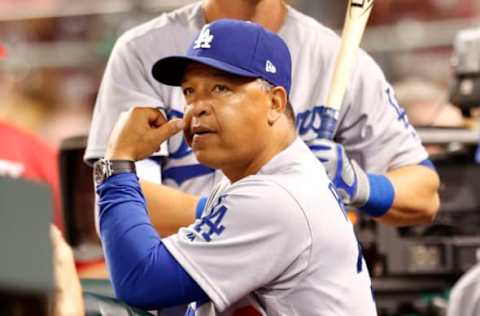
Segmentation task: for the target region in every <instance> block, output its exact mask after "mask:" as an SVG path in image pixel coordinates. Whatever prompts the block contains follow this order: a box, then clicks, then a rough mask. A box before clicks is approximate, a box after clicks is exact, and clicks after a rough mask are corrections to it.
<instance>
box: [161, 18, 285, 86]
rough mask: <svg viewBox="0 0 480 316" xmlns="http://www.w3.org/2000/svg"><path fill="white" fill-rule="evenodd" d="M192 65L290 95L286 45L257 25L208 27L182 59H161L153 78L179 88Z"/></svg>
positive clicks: (239, 23) (229, 22)
mask: <svg viewBox="0 0 480 316" xmlns="http://www.w3.org/2000/svg"><path fill="white" fill-rule="evenodd" d="M193 62H196V63H200V64H204V65H207V66H210V67H213V68H216V69H220V70H222V71H225V72H228V73H230V74H234V75H237V76H243V77H250V78H262V79H264V80H266V81H268V82H270V83H271V84H272V85H274V86H282V87H284V88H285V90H287V93H290V84H291V71H292V61H291V57H290V52H289V50H288V48H287V45H286V44H285V42H284V41H283V40H282V39H281V38H280V37H279V36H278V35H277V34H275V33H272V32H270V31H268V30H267V29H265V28H263V27H262V26H260V25H259V24H256V23H252V22H245V21H239V20H231V19H222V20H218V21H215V22H213V23H211V24H208V25H206V26H204V27H203V28H202V30H201V32H200V34H199V35H198V36H197V37H196V39H195V40H194V41H193V42H192V44H191V45H190V48H189V49H188V51H187V52H186V53H185V54H184V55H177V56H170V57H165V58H163V59H160V60H159V61H157V62H156V63H155V65H154V66H153V69H152V74H153V77H154V78H155V79H157V80H158V81H159V82H161V83H164V84H167V85H171V86H180V85H181V83H182V80H183V76H184V74H185V71H186V69H187V67H188V66H189V65H190V64H191V63H193Z"/></svg>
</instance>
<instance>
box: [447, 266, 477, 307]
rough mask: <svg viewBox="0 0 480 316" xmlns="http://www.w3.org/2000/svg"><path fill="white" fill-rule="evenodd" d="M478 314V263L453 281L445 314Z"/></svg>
mask: <svg viewBox="0 0 480 316" xmlns="http://www.w3.org/2000/svg"><path fill="white" fill-rule="evenodd" d="M478 315H480V263H477V264H476V265H475V266H473V267H472V268H471V269H470V270H468V271H467V272H465V274H464V275H463V276H462V277H461V278H460V279H459V280H458V281H457V283H455V285H454V287H453V288H452V291H451V293H450V298H449V300H448V311H447V316H478Z"/></svg>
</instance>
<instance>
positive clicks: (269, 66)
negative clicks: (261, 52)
mask: <svg viewBox="0 0 480 316" xmlns="http://www.w3.org/2000/svg"><path fill="white" fill-rule="evenodd" d="M265 71H266V72H269V73H272V74H276V73H277V67H275V65H274V64H272V62H271V61H270V60H267V62H266V64H265Z"/></svg>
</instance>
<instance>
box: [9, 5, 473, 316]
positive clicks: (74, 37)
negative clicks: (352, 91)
mask: <svg viewBox="0 0 480 316" xmlns="http://www.w3.org/2000/svg"><path fill="white" fill-rule="evenodd" d="M191 2H193V1H190V0H100V1H99V0H82V1H67V0H0V121H4V122H8V123H9V124H11V125H13V126H17V127H19V128H21V129H23V130H27V131H29V133H32V134H34V135H36V136H38V137H39V138H40V140H41V141H42V142H43V143H46V145H47V146H48V147H50V148H51V149H52V150H53V151H55V152H56V153H57V154H58V161H59V166H60V175H59V178H60V187H61V189H59V191H60V195H61V196H62V202H63V206H62V210H61V211H60V212H61V213H62V214H63V216H64V222H65V227H66V228H65V231H64V233H65V234H66V237H67V240H68V242H69V243H70V244H71V245H72V246H73V247H74V249H75V256H76V261H77V267H78V268H79V271H80V272H82V267H84V264H85V262H87V263H91V262H94V261H95V260H97V259H98V260H101V251H100V250H99V248H98V240H97V239H96V235H95V232H94V228H93V216H91V215H88V214H85V212H79V211H78V210H83V209H91V210H92V214H93V200H92V199H91V190H92V186H91V185H92V183H91V179H90V170H89V167H87V166H85V165H84V164H83V162H82V154H83V148H84V146H85V143H84V141H85V138H84V137H85V135H87V133H88V130H89V124H90V119H91V115H92V110H93V106H94V101H95V97H96V94H97V90H98V87H99V83H100V81H101V78H102V74H103V70H104V67H105V65H106V62H107V59H108V56H109V54H110V51H111V49H112V47H113V44H114V42H115V40H116V39H117V38H118V37H119V35H120V34H122V33H123V32H124V31H125V30H127V29H129V28H131V27H132V26H134V25H137V24H140V23H142V22H145V21H147V20H150V19H151V18H153V17H155V16H158V15H159V14H161V13H162V12H165V11H170V10H172V9H175V8H177V7H180V6H182V5H185V4H188V3H191ZM287 2H288V3H289V4H290V5H292V6H293V7H295V8H297V9H298V10H300V11H302V12H304V13H307V14H308V15H311V16H313V17H315V18H316V19H317V20H319V21H320V22H321V23H323V24H325V25H326V26H329V27H331V28H333V29H335V30H337V32H339V31H340V30H341V27H342V24H343V20H344V12H345V6H346V3H347V1H346V0H289V1H287ZM361 46H362V48H364V49H365V50H366V51H367V52H369V53H370V54H371V55H372V56H373V58H374V59H375V60H376V61H377V63H378V64H379V65H380V67H381V68H382V69H383V71H384V73H385V75H386V77H387V79H388V81H389V82H391V83H392V84H393V85H394V87H395V89H396V92H397V97H398V99H399V101H400V104H401V105H402V106H403V107H405V109H406V111H407V114H408V116H409V119H410V122H411V123H412V124H413V125H415V126H417V127H418V132H419V135H420V137H421V138H422V140H423V141H424V143H425V144H426V146H427V147H428V149H429V151H430V153H431V154H432V158H433V159H434V161H435V162H436V164H437V167H438V169H439V173H440V175H441V177H442V181H443V184H442V185H443V187H442V192H441V198H442V203H443V204H442V211H441V213H440V215H439V217H438V218H437V220H436V221H435V223H434V224H431V225H425V226H420V227H415V228H410V229H399V230H395V229H389V228H386V227H379V226H377V225H376V224H375V223H374V222H373V221H371V220H368V219H365V218H361V217H356V216H353V219H354V220H355V221H356V229H357V232H358V235H359V238H360V240H361V241H362V243H363V245H364V249H365V253H366V257H367V259H368V260H369V267H370V270H371V274H372V275H373V277H374V290H375V291H376V297H377V303H378V305H379V314H380V315H384V316H387V315H444V312H445V306H446V304H447V303H448V293H449V290H450V289H451V287H452V285H453V284H454V283H455V282H456V281H457V280H458V278H459V277H460V276H461V275H462V274H463V273H464V272H465V271H467V270H468V269H469V268H471V267H472V266H473V265H474V264H475V263H476V262H477V257H478V256H477V252H478V251H477V250H478V249H480V228H479V227H480V226H479V224H480V216H479V215H480V186H479V185H478V181H477V179H478V177H480V168H479V167H478V163H477V161H478V160H479V159H478V158H480V157H477V158H476V157H475V155H476V153H477V152H476V148H477V144H478V139H479V136H480V133H479V131H478V117H479V111H478V108H479V107H480V79H479V78H480V0H423V1H418V0H376V3H375V6H374V9H373V12H372V16H371V18H370V21H369V26H368V27H367V30H366V34H365V36H364V39H363V41H362V44H361ZM0 144H1V146H2V147H9V146H10V147H15V146H16V144H15V143H12V142H9V139H8V138H7V137H6V136H4V135H1V134H0ZM68 170H70V171H68ZM68 172H69V173H68ZM67 173H68V174H67ZM0 174H1V168H0ZM81 174H84V175H88V176H87V177H80V176H78V175H81ZM459 175H460V176H459ZM73 188H75V189H73ZM1 212H2V210H1V209H0V215H1ZM0 219H1V217H0ZM0 223H1V221H0ZM92 245H94V246H92ZM95 245H96V246H95ZM0 250H1V249H0ZM91 271H92V270H91V269H90V270H88V269H85V270H83V274H82V273H81V277H82V278H84V279H85V280H88V279H90V280H91V279H93V278H95V273H93V274H92V273H91ZM92 282H93V281H92ZM0 283H1V278H0ZM97 285H98V284H97V283H88V284H86V283H85V282H84V286H85V287H86V288H88V289H90V290H92V291H94V292H95V291H100V292H102V291H103V292H102V293H103V294H109V293H111V290H108V289H105V288H104V287H101V286H100V287H98V288H96V286H97ZM99 288H100V290H98V289H99ZM0 292H1V291H0ZM0 294H1V293H0ZM0 297H1V295H0ZM0 303H1V299H0ZM0 305H1V304H0ZM0 311H1V309H0ZM0 314H1V313H0Z"/></svg>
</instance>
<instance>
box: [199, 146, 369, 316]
mask: <svg viewBox="0 0 480 316" xmlns="http://www.w3.org/2000/svg"><path fill="white" fill-rule="evenodd" d="M297 147H300V151H297V152H293V153H292V154H291V155H290V156H289V157H284V159H285V162H284V165H285V168H284V170H283V171H282V170H280V171H279V168H278V165H275V167H274V168H275V171H274V172H275V173H276V174H273V173H272V174H270V173H269V172H270V170H274V169H270V170H266V171H265V170H264V169H263V168H262V170H261V171H260V172H259V175H257V177H260V178H263V179H265V180H266V181H273V182H275V183H278V184H280V185H281V186H282V187H283V188H284V189H285V191H286V192H289V194H290V195H291V196H292V197H294V199H295V200H296V201H297V203H298V205H299V206H300V208H299V210H298V211H299V212H300V209H301V212H303V214H302V216H304V217H305V220H306V221H307V222H308V227H310V230H309V231H308V232H307V231H303V230H302V231H296V230H295V228H294V227H291V229H290V230H286V231H285V233H286V234H294V235H302V234H305V235H306V236H308V239H310V240H311V246H310V247H309V249H307V250H305V251H304V252H302V253H301V254H299V256H298V257H297V258H296V259H295V260H294V262H292V263H291V264H289V266H288V268H287V269H286V270H285V271H283V272H282V274H281V275H279V276H277V277H276V278H275V279H274V280H272V281H271V282H270V283H268V284H265V285H263V286H261V287H260V288H258V289H257V290H255V291H254V292H253V293H250V294H249V295H248V296H246V297H245V298H244V299H242V300H241V301H240V302H238V303H237V304H234V306H232V307H230V308H228V309H227V310H226V311H224V312H221V313H220V312H218V311H217V310H215V307H214V306H213V304H212V303H206V304H203V305H200V306H197V305H195V304H194V305H193V306H192V307H191V309H190V311H191V315H197V316H200V315H209V316H211V315H222V316H223V315H225V316H230V315H236V316H242V315H249V316H253V315H269V316H280V315H282V316H290V315H302V316H303V315H323V316H330V315H331V316H333V315H349V316H351V315H358V316H369V315H375V307H374V301H373V297H372V293H371V291H370V277H369V275H368V271H367V269H366V265H365V262H364V261H363V257H362V255H361V250H360V249H359V247H358V243H357V240H356V238H355V235H354V233H353V228H352V225H351V223H350V222H349V221H348V218H347V216H346V213H345V211H344V210H343V208H341V207H340V205H339V203H338V200H337V199H338V197H337V196H336V194H335V192H334V190H333V186H332V185H331V183H330V181H329V180H328V178H327V176H326V174H325V173H324V171H323V169H322V167H321V165H319V164H320V163H319V162H318V161H317V160H316V159H315V158H314V157H313V156H308V157H306V158H305V155H310V152H309V150H308V148H307V147H306V146H305V145H303V144H301V146H297ZM295 157H298V159H297V161H294V158H295ZM274 159H277V161H276V163H278V157H276V158H274ZM298 160H299V161H298ZM292 162H293V163H292ZM277 173H278V174H277ZM228 187H229V185H228V184H227V183H225V182H224V183H222V184H221V185H220V186H217V187H216V190H215V191H214V192H213V194H212V196H211V197H210V199H209V201H208V203H207V207H206V208H205V209H206V210H209V207H208V206H209V205H211V204H213V203H215V201H216V199H217V197H218V196H220V195H222V194H223V192H225V190H226V189H227V188H228ZM286 194H287V193H286ZM278 198H283V197H280V196H279V197H278ZM260 208H261V207H260ZM291 238H296V237H294V236H292V237H291ZM272 246H273V247H274V246H275V245H272ZM252 264H255V263H252ZM232 286H234V285H232ZM247 305H250V306H254V307H255V309H256V310H257V312H256V313H255V312H252V310H251V309H247V308H245V307H246V306H247Z"/></svg>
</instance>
